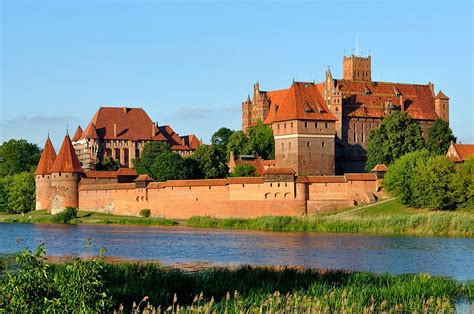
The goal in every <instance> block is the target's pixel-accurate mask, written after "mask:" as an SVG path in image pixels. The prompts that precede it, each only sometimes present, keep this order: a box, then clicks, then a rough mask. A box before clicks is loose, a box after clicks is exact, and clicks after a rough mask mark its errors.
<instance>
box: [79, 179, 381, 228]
mask: <svg viewBox="0 0 474 314" xmlns="http://www.w3.org/2000/svg"><path fill="white" fill-rule="evenodd" d="M362 176H365V177H360V178H357V177H352V178H351V177H349V176H348V175H346V176H339V177H307V178H305V182H303V183H302V182H264V180H263V178H231V179H218V180H179V181H167V182H152V183H149V184H148V186H147V187H146V188H138V187H136V185H135V183H116V184H97V185H93V184H84V185H81V187H80V189H79V208H80V210H88V211H98V212H104V213H110V214H115V215H133V216H138V215H139V213H140V210H142V209H145V208H147V209H150V211H151V214H152V216H159V217H166V218H170V219H189V218H190V217H192V216H213V217H217V218H231V217H239V218H254V217H260V216H300V215H304V214H314V213H317V212H320V211H326V210H333V209H336V208H340V207H349V206H351V205H354V204H359V203H363V202H370V201H371V199H370V198H369V197H368V194H371V193H372V195H373V194H374V193H375V192H376V188H377V186H378V185H377V181H376V180H375V176H374V175H372V174H365V175H362ZM349 179H350V180H349ZM297 193H298V194H297Z"/></svg>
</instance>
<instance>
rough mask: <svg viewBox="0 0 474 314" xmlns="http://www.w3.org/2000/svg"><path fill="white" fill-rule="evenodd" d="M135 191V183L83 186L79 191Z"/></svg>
mask: <svg viewBox="0 0 474 314" xmlns="http://www.w3.org/2000/svg"><path fill="white" fill-rule="evenodd" d="M130 189H135V183H104V184H81V186H80V187H79V191H96V190H130Z"/></svg>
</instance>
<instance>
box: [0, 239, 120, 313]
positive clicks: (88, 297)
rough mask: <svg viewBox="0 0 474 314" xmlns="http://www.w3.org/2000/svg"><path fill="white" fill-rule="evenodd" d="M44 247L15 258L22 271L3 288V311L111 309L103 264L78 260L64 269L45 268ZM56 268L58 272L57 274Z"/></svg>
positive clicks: (0, 302)
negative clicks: (103, 274)
mask: <svg viewBox="0 0 474 314" xmlns="http://www.w3.org/2000/svg"><path fill="white" fill-rule="evenodd" d="M45 253H46V250H45V248H44V244H41V245H39V246H38V248H37V249H36V252H35V253H32V252H30V251H29V250H28V249H27V250H25V251H24V252H22V253H21V254H20V255H18V256H17V257H16V262H17V264H18V266H19V270H18V271H17V272H15V273H13V274H7V275H6V278H5V281H4V282H3V283H2V285H1V286H0V288H1V289H0V309H5V310H6V311H7V312H12V313H44V312H48V313H100V312H104V311H105V309H107V308H109V307H110V305H111V300H110V297H108V296H107V293H106V291H105V289H104V287H103V279H102V273H103V272H104V270H103V262H102V260H92V261H81V260H79V259H78V258H76V259H74V260H73V261H72V262H70V263H67V264H66V265H65V267H60V266H54V265H53V266H52V265H49V264H46V263H45V261H44V259H43V256H44V255H45ZM55 268H56V271H54V270H55Z"/></svg>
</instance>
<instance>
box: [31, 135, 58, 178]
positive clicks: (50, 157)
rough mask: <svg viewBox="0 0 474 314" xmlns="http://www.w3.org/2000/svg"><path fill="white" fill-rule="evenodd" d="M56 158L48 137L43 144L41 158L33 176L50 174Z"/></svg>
mask: <svg viewBox="0 0 474 314" xmlns="http://www.w3.org/2000/svg"><path fill="white" fill-rule="evenodd" d="M56 157H57V156H56V151H55V150H54V147H53V144H52V143H51V140H50V139H49V136H48V138H47V139H46V143H45V144H44V148H43V151H42V152H41V157H40V160H39V162H38V166H37V167H36V170H35V175H45V174H50V173H51V168H53V165H54V161H55V160H56Z"/></svg>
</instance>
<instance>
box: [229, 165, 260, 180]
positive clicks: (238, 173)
mask: <svg viewBox="0 0 474 314" xmlns="http://www.w3.org/2000/svg"><path fill="white" fill-rule="evenodd" d="M255 171H256V169H255V167H254V166H252V165H238V166H235V168H234V172H233V173H232V176H233V177H254V176H255Z"/></svg>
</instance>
